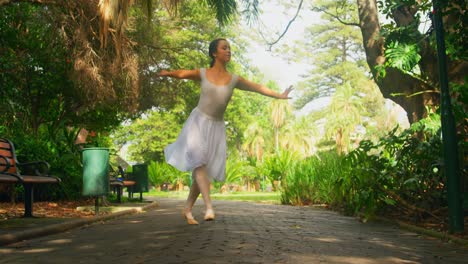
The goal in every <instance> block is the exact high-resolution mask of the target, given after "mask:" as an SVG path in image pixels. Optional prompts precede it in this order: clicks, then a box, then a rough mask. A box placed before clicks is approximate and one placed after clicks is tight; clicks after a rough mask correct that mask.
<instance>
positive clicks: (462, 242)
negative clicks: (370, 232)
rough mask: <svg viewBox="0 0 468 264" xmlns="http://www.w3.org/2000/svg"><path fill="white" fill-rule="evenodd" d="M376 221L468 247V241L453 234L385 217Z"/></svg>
mask: <svg viewBox="0 0 468 264" xmlns="http://www.w3.org/2000/svg"><path fill="white" fill-rule="evenodd" d="M376 220H377V221H381V222H384V223H388V224H394V225H397V226H399V227H400V228H403V229H406V230H409V231H412V232H415V233H418V234H421V235H426V236H429V237H435V238H438V239H440V240H443V241H446V242H453V243H456V244H458V245H462V246H465V247H468V240H466V239H463V238H460V237H457V236H454V235H451V234H447V233H442V232H439V231H435V230H430V229H426V228H423V227H419V226H414V225H410V224H407V223H404V222H401V221H398V220H391V219H387V218H383V217H377V218H376Z"/></svg>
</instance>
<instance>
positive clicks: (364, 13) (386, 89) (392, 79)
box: [357, 0, 429, 123]
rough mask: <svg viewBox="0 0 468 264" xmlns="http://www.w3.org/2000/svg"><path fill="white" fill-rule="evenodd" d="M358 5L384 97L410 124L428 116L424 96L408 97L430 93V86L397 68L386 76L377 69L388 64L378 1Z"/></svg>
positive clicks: (368, 53)
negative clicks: (381, 32)
mask: <svg viewBox="0 0 468 264" xmlns="http://www.w3.org/2000/svg"><path fill="white" fill-rule="evenodd" d="M357 4H358V12H359V26H360V28H361V33H362V38H363V42H364V49H365V52H366V59H367V64H368V65H369V68H370V69H371V71H372V74H373V76H374V78H375V80H376V82H377V84H378V86H379V88H380V91H381V92H382V95H383V96H384V97H385V98H390V99H392V100H393V101H395V102H396V103H397V104H399V105H401V107H403V109H405V110H406V112H407V115H408V119H409V121H410V123H413V122H416V121H418V120H419V119H421V118H422V117H423V116H424V114H425V107H424V105H425V100H424V98H423V97H424V94H422V95H415V96H411V97H407V96H410V95H413V94H415V93H416V92H419V91H421V90H429V89H428V87H425V86H426V85H425V84H424V83H422V82H421V81H419V80H418V79H415V78H413V77H411V76H409V75H407V74H404V73H403V72H401V71H399V70H397V69H394V68H388V69H387V73H386V75H385V76H379V72H378V71H377V69H376V66H381V65H383V64H384V63H385V56H384V39H383V38H382V37H381V36H380V23H379V18H378V9H377V2H376V1H375V0H357ZM422 87H424V88H426V89H424V88H422ZM421 88H422V89H421ZM393 94H398V95H399V96H395V97H393V96H392V95H393Z"/></svg>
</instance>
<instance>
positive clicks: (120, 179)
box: [109, 166, 136, 203]
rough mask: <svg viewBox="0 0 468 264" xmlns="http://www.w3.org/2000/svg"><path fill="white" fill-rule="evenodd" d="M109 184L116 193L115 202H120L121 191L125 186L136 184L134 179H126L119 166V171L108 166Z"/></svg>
mask: <svg viewBox="0 0 468 264" xmlns="http://www.w3.org/2000/svg"><path fill="white" fill-rule="evenodd" d="M109 175H110V179H109V185H110V187H111V188H112V189H113V190H114V191H115V192H116V193H117V202H119V203H121V202H122V193H123V189H124V188H125V187H127V189H128V188H130V187H132V186H133V185H135V184H136V182H135V181H131V180H129V179H126V177H125V173H124V172H123V170H121V169H120V168H119V171H115V170H114V168H113V167H112V166H109ZM129 198H130V192H129Z"/></svg>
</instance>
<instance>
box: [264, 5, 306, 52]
mask: <svg viewBox="0 0 468 264" xmlns="http://www.w3.org/2000/svg"><path fill="white" fill-rule="evenodd" d="M303 2H304V0H301V2H300V3H299V6H298V7H297V10H296V14H295V15H294V17H293V18H292V19H291V20H289V23H288V25H287V26H286V28H285V29H284V31H283V33H281V35H279V37H278V38H277V39H276V40H275V41H272V42H268V41H267V43H266V44H267V45H268V46H270V47H269V49H270V50H271V48H272V47H273V45H275V44H276V43H278V42H279V41H280V40H281V39H282V38H283V37H284V35H286V32H288V30H289V27H290V26H291V24H292V23H293V22H294V20H296V18H297V16H298V15H299V11H301V8H302V3H303ZM260 35H261V36H262V38H263V39H264V40H265V41H266V38H265V37H264V36H263V34H261V33H260Z"/></svg>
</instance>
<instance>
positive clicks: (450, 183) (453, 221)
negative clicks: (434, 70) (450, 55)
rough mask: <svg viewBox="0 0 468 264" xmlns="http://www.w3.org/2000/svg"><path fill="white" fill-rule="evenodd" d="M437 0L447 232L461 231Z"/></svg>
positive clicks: (437, 2) (454, 141) (455, 154)
mask: <svg viewBox="0 0 468 264" xmlns="http://www.w3.org/2000/svg"><path fill="white" fill-rule="evenodd" d="M441 2H442V1H440V0H433V8H434V11H433V14H434V16H433V19H434V30H435V33H436V41H437V56H438V60H439V77H440V94H441V105H440V108H441V119H442V140H443V149H444V163H445V166H444V169H445V175H446V176H447V196H448V207H449V231H450V232H451V233H459V232H463V228H464V226H463V225H464V223H463V208H462V196H461V193H462V192H461V184H460V165H459V162H458V148H457V134H456V129H455V120H454V117H453V113H452V105H451V102H450V93H449V88H448V80H447V56H446V53H445V42H444V28H443V22H442V12H441V7H440V4H441Z"/></svg>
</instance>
